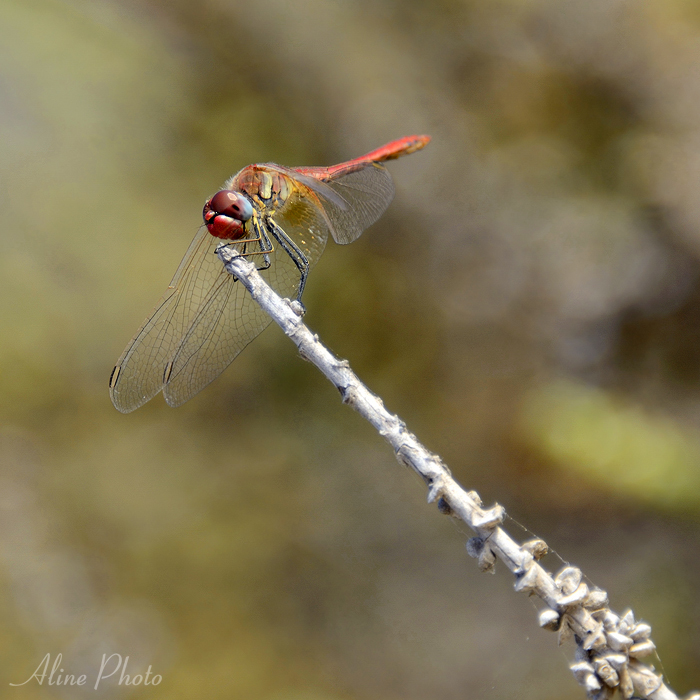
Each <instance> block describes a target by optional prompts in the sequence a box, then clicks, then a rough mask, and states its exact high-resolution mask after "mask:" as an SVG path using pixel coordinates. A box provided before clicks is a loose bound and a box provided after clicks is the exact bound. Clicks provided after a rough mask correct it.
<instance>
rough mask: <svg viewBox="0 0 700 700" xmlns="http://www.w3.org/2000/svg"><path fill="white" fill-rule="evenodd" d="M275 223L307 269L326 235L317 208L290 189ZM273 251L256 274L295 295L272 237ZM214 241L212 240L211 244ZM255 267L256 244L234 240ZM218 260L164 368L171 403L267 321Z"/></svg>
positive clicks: (197, 387) (288, 265) (221, 366)
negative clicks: (216, 272)
mask: <svg viewBox="0 0 700 700" xmlns="http://www.w3.org/2000/svg"><path fill="white" fill-rule="evenodd" d="M267 215H268V214H267V213H265V212H263V213H262V214H261V215H260V217H258V213H257V212H256V214H255V215H254V226H265V225H266V223H265V217H266V216H267ZM274 221H275V223H276V224H277V225H278V226H279V227H280V228H282V229H283V230H284V231H285V233H286V234H287V235H288V236H289V237H290V238H291V239H292V240H293V241H294V243H295V244H296V245H297V247H298V248H299V249H300V250H301V252H302V253H303V254H304V256H305V257H306V258H307V260H308V263H309V268H311V267H313V265H314V264H315V263H316V261H317V260H318V259H319V257H320V256H321V253H322V252H323V249H324V248H325V245H326V241H327V239H328V225H327V224H326V222H325V220H324V218H323V216H322V214H321V212H320V211H319V210H318V208H317V207H316V206H314V205H313V203H312V202H311V201H310V199H309V197H307V196H303V195H302V193H301V192H296V193H293V194H292V195H291V196H290V197H289V199H288V201H287V203H286V204H285V206H284V207H283V208H282V209H280V210H279V211H278V212H276V213H275V215H274ZM270 237H271V239H272V244H273V246H274V250H273V251H272V252H271V253H268V259H269V263H270V264H269V267H267V268H266V269H260V274H261V275H262V276H263V277H264V278H265V280H266V281H267V282H268V284H270V286H271V287H272V288H273V289H274V290H275V291H276V292H277V293H278V294H280V295H281V296H283V297H291V298H293V297H294V296H296V294H297V291H298V289H299V282H300V278H301V275H300V272H299V269H298V268H297V266H296V264H295V263H294V261H293V260H292V259H291V258H290V257H289V255H287V253H286V252H285V251H284V249H283V248H282V247H281V246H280V245H279V244H278V243H277V242H276V241H275V240H274V238H272V236H270ZM215 245H216V242H215ZM234 247H235V248H236V250H238V251H239V252H241V253H245V254H246V255H247V256H248V259H249V260H251V261H254V262H255V263H256V265H257V266H258V268H264V267H265V265H266V262H265V259H264V256H263V255H262V250H261V248H260V245H259V244H258V243H255V244H250V243H248V244H241V243H237V244H234ZM216 260H217V262H218V263H219V270H220V271H221V277H220V279H219V280H218V281H217V282H216V283H215V285H214V286H213V287H212V290H211V293H210V294H209V296H208V297H207V299H206V300H205V302H204V303H203V304H202V305H201V306H200V308H199V310H198V312H197V314H196V315H195V317H194V318H193V319H192V323H191V324H190V327H189V328H188V329H187V332H186V333H185V334H184V335H183V336H182V339H181V341H180V343H179V344H178V346H177V349H176V351H175V352H174V354H173V356H172V358H171V360H170V361H171V362H172V364H171V365H168V367H167V368H166V378H167V382H166V383H165V386H164V387H163V395H164V396H165V400H166V401H167V402H168V404H170V405H171V406H179V405H180V404H183V403H184V402H185V401H188V400H189V399H190V398H192V397H193V396H194V395H195V394H196V393H198V392H199V391H201V390H202V389H203V388H204V387H205V386H206V385H207V384H209V383H210V382H211V381H213V380H214V379H216V377H218V376H219V375H220V374H221V373H222V372H223V371H224V370H225V369H226V367H228V366H229V365H230V364H231V362H233V360H234V358H235V357H236V356H237V355H238V353H239V352H240V351H241V350H243V348H244V347H245V346H246V345H248V343H250V342H251V341H252V340H253V339H254V338H255V337H256V336H257V335H258V334H259V333H260V332H261V331H262V330H263V329H264V328H266V327H267V326H268V325H269V323H270V317H269V316H268V315H267V314H266V313H265V312H264V311H263V310H262V309H261V308H260V307H259V306H258V304H257V303H256V302H255V301H253V299H252V297H251V296H250V294H248V291H247V290H246V289H245V287H244V286H243V285H242V284H240V283H239V282H238V281H236V280H235V279H234V278H233V277H232V276H231V275H229V274H228V273H226V272H225V271H224V269H223V265H221V263H220V262H219V261H218V258H216Z"/></svg>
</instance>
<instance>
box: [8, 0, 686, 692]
mask: <svg viewBox="0 0 700 700" xmlns="http://www.w3.org/2000/svg"><path fill="white" fill-rule="evenodd" d="M699 66H700V9H699V8H698V4H697V3H696V2H693V0H640V1H639V2H635V3H623V2H614V1H613V0H589V1H587V2H576V1H575V0H536V1H533V2H522V1H519V0H497V1H495V2H490V3H485V2H479V1H478V0H437V1H435V0H431V1H428V0H405V1H404V2H398V1H396V0H378V1H377V0H375V1H373V2H369V1H368V0H364V1H363V0H358V1H356V2H350V1H348V2H342V1H340V0H299V1H298V2H294V3H290V2H283V1H282V0H258V1H257V2H244V1H243V0H203V1H201V2H197V3H192V2H186V1H185V0H171V1H165V0H64V1H60V0H2V1H1V2H0V152H1V153H2V155H1V156H0V224H1V225H0V236H1V240H2V252H1V255H0V280H1V282H0V284H2V294H1V297H2V302H1V303H0V338H2V341H1V342H0V412H1V427H0V589H1V592H2V595H1V596H0V685H2V686H3V687H4V690H3V691H2V694H3V697H8V698H12V699H17V700H26V699H29V698H31V699H35V698H36V699H42V700H43V699H44V698H53V697H67V698H78V697H84V696H89V697H114V698H121V697H127V696H132V697H136V698H149V699H150V698H153V699H154V700H155V699H157V698H168V699H169V700H174V699H175V698H183V699H185V698H187V699H189V698H193V697H207V698H210V699H211V700H215V699H217V698H246V699H251V698H260V699H262V700H287V699H289V700H335V699H338V700H352V699H357V700H362V699H365V698H377V697H382V698H385V699H387V698H388V699H391V698H396V699H398V698H401V699H403V700H406V699H410V698H426V697H438V696H439V697H441V698H455V699H457V698H464V697H468V698H484V699H491V698H501V697H515V696H517V697H519V698H524V699H526V698H540V699H541V698H550V697H551V698H564V697H566V698H579V697H582V695H583V691H582V690H581V689H580V688H578V687H577V686H576V684H575V682H574V680H573V678H572V677H571V674H570V672H569V671H568V670H567V659H568V658H569V657H570V656H571V649H568V648H563V649H562V650H557V648H556V639H555V637H554V635H552V634H548V633H546V632H543V631H541V630H539V629H538V627H537V625H536V610H535V609H534V608H533V605H532V604H531V603H530V601H528V600H527V599H526V598H525V597H524V596H522V595H516V594H514V593H513V591H512V579H511V577H510V575H509V574H508V573H507V572H506V571H505V570H503V568H501V570H499V571H498V572H497V575H496V576H495V577H490V576H484V575H482V574H479V572H478V571H477V567H476V565H475V562H474V561H473V560H470V559H469V558H468V557H467V555H466V553H465V551H464V540H465V538H466V537H468V536H469V533H467V532H465V528H462V527H459V526H457V527H455V526H454V525H453V524H452V523H451V521H450V520H449V519H447V518H445V517H444V516H441V515H439V514H438V512H437V510H436V509H435V508H434V507H433V506H430V507H429V506H427V505H426V504H425V489H424V487H423V485H422V483H421V482H420V480H419V479H418V478H417V477H415V476H413V475H412V474H410V473H409V472H407V471H406V470H405V469H403V468H402V467H400V466H398V465H397V463H396V462H395V460H394V457H393V455H392V454H391V450H390V449H389V448H388V447H387V446H386V445H385V444H384V443H383V441H382V440H381V438H379V437H378V436H377V435H376V434H374V433H373V431H372V429H371V428H370V427H369V426H368V425H366V424H364V423H363V422H362V421H361V419H359V417H358V416H357V415H355V414H354V413H353V412H352V411H351V410H349V409H348V408H347V407H344V406H342V405H341V404H340V402H339V401H338V396H337V392H336V391H335V390H334V389H333V388H332V387H331V386H330V385H329V384H328V383H327V382H326V381H325V379H324V378H323V377H322V376H321V375H320V374H319V373H318V372H317V371H316V370H315V369H314V368H313V367H312V366H310V365H308V364H306V363H304V362H303V361H302V360H300V359H299V357H298V355H297V354H296V351H295V348H294V347H293V346H292V345H291V343H289V341H288V340H286V339H285V338H284V336H283V335H282V333H281V332H280V331H279V330H278V329H277V328H272V329H270V330H268V331H266V332H265V333H264V334H263V335H262V336H261V337H260V338H258V340H257V341H256V342H255V343H254V344H253V345H251V346H250V347H249V348H248V349H247V350H246V351H245V352H244V353H243V354H242V355H241V356H240V357H239V358H238V359H237V360H236V362H235V363H234V365H232V367H231V368H230V369H229V370H227V371H226V373H225V374H224V375H223V376H222V377H221V378H219V379H218V380H217V381H216V382H215V383H214V384H212V385H211V386H210V387H209V388H207V389H206V390H205V391H203V392H202V393H201V394H199V395H198V396H197V397H196V398H195V399H193V400H192V401H190V402H189V403H188V404H186V405H185V406H183V407H182V408H179V409H176V410H173V409H170V408H168V407H167V406H166V405H165V404H164V402H163V401H162V399H161V398H160V397H157V398H156V399H155V400H153V401H151V402H150V403H149V404H147V405H146V406H145V407H143V408H142V409H140V410H138V411H136V412H135V413H133V414H129V415H127V416H124V415H121V414H119V413H117V412H116V411H115V410H114V408H113V407H112V405H111V403H110V402H109V398H108V392H107V379H108V377H109V373H110V371H111V369H112V366H113V364H114V362H115V360H116V359H117V357H118V356H119V354H120V353H121V351H122V349H123V347H124V345H125V344H126V342H127V341H128V340H129V338H130V337H131V336H132V335H133V333H134V332H135V330H136V329H137V328H138V326H139V325H140V323H141V322H142V320H143V318H144V317H145V316H146V314H147V313H148V312H149V310H150V309H151V308H152V306H153V304H154V303H155V301H156V300H157V299H158V297H159V296H160V294H161V293H162V292H163V290H164V288H165V287H166V285H167V284H168V282H169V280H170V277H171V276H172V274H173V272H174V270H175V268H176V266H177V264H178V262H179V261H180V258H181V257H182V255H183V253H184V251H185V249H186V248H187V245H188V244H189V241H190V239H191V238H192V236H193V235H194V233H195V232H196V230H197V227H198V226H199V225H200V222H201V219H200V212H201V207H202V204H203V202H204V200H205V199H206V197H208V196H209V195H211V194H212V193H213V192H214V191H216V189H217V188H218V187H219V186H220V185H221V183H222V182H223V181H224V180H225V179H226V178H227V177H228V176H230V175H231V174H232V173H233V172H235V171H237V170H238V169H239V168H241V167H242V166H244V165H246V164H248V163H251V162H266V161H273V162H279V163H283V164H286V165H327V164H333V163H336V162H339V161H342V160H345V159H348V158H352V157H355V156H358V155H360V154H362V153H364V152H366V151H368V150H370V149H372V148H375V147H377V146H379V145H381V144H382V143H384V142H386V141H389V140H392V139H394V138H398V137H400V136H403V135H407V134H412V133H428V134H431V135H432V137H433V141H432V142H431V144H430V145H429V147H428V148H426V149H425V150H424V151H422V152H420V153H418V154H415V155H412V156H410V157H407V158H405V159H402V160H400V161H397V162H395V163H392V164H390V165H389V167H390V169H391V172H392V174H393V175H394V179H395V182H396V185H397V196H396V199H395V200H394V202H393V204H392V205H391V206H390V208H389V210H388V211H387V213H386V214H385V215H384V217H383V218H382V219H381V220H380V221H379V222H378V223H377V224H376V225H374V226H373V227H372V228H371V229H370V230H369V231H368V232H366V233H365V234H364V235H363V236H362V238H360V239H359V241H357V242H356V243H355V244H353V245H351V246H347V247H341V246H336V245H334V244H333V243H329V246H328V248H327V250H326V252H325V254H324V256H323V258H322V259H321V262H320V263H319V264H318V266H317V267H316V268H315V269H314V271H313V273H312V274H311V276H310V278H309V283H308V287H307V291H306V293H305V298H304V301H305V304H306V306H307V310H308V313H307V317H306V319H307V322H308V324H309V325H310V326H311V327H312V329H313V330H314V331H315V332H317V333H319V335H320V336H321V338H322V339H323V340H324V341H325V342H326V343H327V344H328V345H329V346H330V347H331V348H332V350H333V351H334V352H336V353H337V354H338V355H339V356H341V357H344V358H347V359H348V360H349V361H350V363H351V365H352V367H353V369H355V371H356V372H357V373H358V374H359V375H360V377H361V378H362V379H363V380H364V381H365V382H366V383H367V384H368V385H369V387H370V388H371V389H372V390H373V391H375V392H376V393H378V394H379V395H380V396H382V397H383V399H384V400H385V402H386V404H387V406H388V407H389V409H390V410H393V411H396V412H397V413H398V414H399V415H400V416H401V417H402V418H403V419H404V420H405V421H406V422H407V423H408V426H409V428H410V429H411V430H413V431H414V432H415V433H416V434H417V435H418V437H419V438H420V439H422V440H423V441H424V442H425V443H426V445H427V446H428V447H429V448H430V449H433V450H434V451H436V452H438V453H439V454H440V455H441V456H442V457H443V459H444V460H445V461H446V462H447V463H448V464H449V466H450V468H451V469H452V470H453V472H454V473H455V475H456V476H457V478H458V479H459V480H460V482H461V483H463V484H464V485H465V486H467V487H469V488H475V489H477V490H478V491H479V493H480V494H481V495H482V497H483V498H484V500H485V501H486V502H487V503H491V502H493V501H495V500H497V501H498V502H500V503H502V504H503V505H504V506H505V507H506V509H507V511H508V512H509V514H510V515H511V516H512V517H513V518H514V519H515V520H513V521H510V522H509V529H510V530H511V531H512V532H513V534H514V535H516V536H518V537H521V538H523V539H524V538H527V537H529V536H530V533H529V532H526V531H524V530H521V529H520V526H519V525H518V523H522V524H523V526H525V527H527V528H528V529H529V530H530V531H531V532H534V533H536V534H537V535H540V536H542V537H543V538H544V539H545V540H546V541H547V542H548V543H549V544H550V545H551V546H553V547H554V548H555V549H556V550H557V552H558V553H559V555H560V556H561V557H562V558H564V559H566V560H567V561H571V562H573V563H575V564H577V565H580V566H581V567H582V568H583V569H584V571H585V573H586V574H587V575H588V576H589V577H590V579H591V580H592V581H593V582H594V583H596V584H598V585H599V586H601V587H603V588H605V589H606V590H607V591H608V592H609V594H610V597H611V603H612V606H613V608H615V609H617V610H622V609H624V608H626V607H627V606H631V607H632V608H633V609H634V611H635V613H636V614H637V615H638V616H639V617H643V618H644V619H646V620H647V621H649V622H650V623H651V624H652V626H653V629H654V633H653V638H654V640H655V641H656V643H657V646H658V651H659V655H660V661H659V660H658V659H654V660H652V661H653V663H654V664H655V665H656V666H657V667H660V666H661V664H662V666H663V670H664V671H665V673H666V674H667V677H668V679H669V682H670V684H671V686H672V687H673V688H674V689H675V690H676V691H677V692H679V693H685V692H688V691H690V690H691V689H692V688H698V686H700V674H698V670H697V669H698V668H699V667H700V643H699V640H700V603H699V602H698V598H699V595H700V560H699V558H698V556H697V554H698V542H699V539H700V196H699V195H698V192H699V187H700V68H699ZM516 521H517V522H516ZM545 563H546V565H547V566H548V567H549V568H551V569H553V570H556V569H557V568H559V566H560V565H561V563H560V562H559V561H558V559H557V558H556V556H554V555H552V556H550V557H549V558H548V559H547V560H545ZM47 653H50V654H51V655H52V661H53V659H55V657H56V655H57V654H59V653H61V654H63V662H62V666H61V667H62V668H63V669H64V670H65V671H66V672H67V673H73V674H75V675H76V676H77V675H79V674H82V673H85V674H86V675H87V676H88V682H87V685H86V686H85V687H84V688H82V689H78V688H75V687H73V688H68V689H62V688H60V687H58V688H57V687H55V686H54V687H48V686H47V683H46V682H45V683H44V684H43V685H39V684H38V683H37V682H35V681H32V682H30V683H27V684H25V685H23V686H22V687H9V685H8V684H9V683H21V682H23V681H24V680H26V679H27V678H29V677H30V676H31V674H32V673H33V672H34V670H35V669H36V668H37V666H38V665H39V663H40V661H41V660H42V658H43V657H44V655H45V654H47ZM103 653H106V654H111V653H118V654H121V655H122V657H125V656H129V671H128V672H129V673H131V674H134V673H139V672H143V671H145V670H146V669H147V667H148V666H149V665H151V666H152V669H153V673H158V674H160V675H162V679H163V680H162V682H161V683H160V685H158V686H155V687H151V686H149V687H147V688H145V687H139V688H135V689H129V688H126V687H125V686H123V685H122V686H121V687H120V686H119V685H118V683H117V680H116V677H113V678H111V679H109V680H107V681H104V682H103V684H102V685H101V686H100V688H98V690H94V689H93V687H92V686H93V685H94V680H95V676H96V674H97V671H98V669H99V664H100V660H101V658H102V654H103Z"/></svg>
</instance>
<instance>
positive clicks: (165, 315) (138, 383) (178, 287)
mask: <svg viewBox="0 0 700 700" xmlns="http://www.w3.org/2000/svg"><path fill="white" fill-rule="evenodd" d="M216 245H217V241H216V239H214V238H212V236H210V235H209V232H208V231H207V230H206V229H204V228H202V229H200V231H199V232H198V233H197V235H196V236H195V237H194V240H193V241H192V243H191V244H190V247H189V248H188V249H187V252H186V253H185V256H184V258H183V259H182V262H181V263H180V266H179V267H178V269H177V271H176V272H175V276H174V277H173V279H172V281H171V282H170V286H169V287H168V289H167V291H166V292H165V294H164V295H163V296H162V298H161V299H160V301H159V302H158V304H157V306H156V308H155V310H154V311H153V313H152V314H151V316H149V318H147V319H146V321H145V322H144V323H143V325H142V326H141V328H140V329H139V330H138V332H137V333H136V335H135V336H134V338H133V339H132V341H131V342H130V343H129V344H128V345H127V347H126V349H125V350H124V352H123V353H122V356H121V357H120V358H119V360H118V361H117V365H116V367H115V368H114V370H113V372H112V377H111V380H110V396H111V398H112V403H113V404H114V406H115V407H116V408H117V409H118V410H119V411H121V412H122V413H129V412H130V411H133V410H135V409H137V408H138V407H139V406H141V405H143V404H144V403H146V401H148V400H149V399H151V398H153V397H154V396H155V395H156V394H157V393H158V392H159V391H160V390H161V389H162V388H163V383H164V382H163V377H164V372H165V370H166V367H167V366H168V363H169V362H170V360H171V359H172V357H173V355H174V353H175V352H176V349H177V347H178V346H179V345H180V344H181V342H182V339H183V337H184V336H185V334H186V333H187V330H188V328H189V327H190V326H191V325H192V321H193V319H194V318H195V317H196V316H197V314H198V312H199V309H200V307H201V306H202V304H203V302H204V301H205V299H207V297H208V296H209V295H210V294H211V293H212V290H213V289H214V287H215V285H216V284H217V281H218V280H219V278H220V276H221V273H222V266H221V262H220V261H219V259H218V257H217V256H216V255H215V254H214V250H215V248H216Z"/></svg>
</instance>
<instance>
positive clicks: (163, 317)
mask: <svg viewBox="0 0 700 700" xmlns="http://www.w3.org/2000/svg"><path fill="white" fill-rule="evenodd" d="M429 141H430V137H429V136H406V137H404V138H401V139H398V140H396V141H391V142H390V143H387V144H385V145H384V146H381V147H380V148H377V149H375V150H374V151H371V152H369V153H367V154H366V155H364V156H361V157H359V158H355V159H353V160H349V161H346V162H344V163H340V164H338V165H332V166H329V167H322V166H321V167H307V166H303V167H294V168H292V167H286V166H283V165H277V164H276V163H254V164H252V165H248V166H246V167H245V168H243V169H242V170H240V171H239V172H238V173H237V174H236V175H234V176H233V177H231V178H230V179H229V180H227V181H226V183H225V184H224V186H223V188H222V189H221V190H219V191H218V192H217V193H216V194H215V195H214V196H212V197H210V198H209V199H208V200H207V202H206V203H205V205H204V209H203V211H202V216H203V219H204V223H203V225H202V226H201V227H200V229H199V231H198V232H197V234H196V235H195V237H194V240H193V241H192V243H191V244H190V247H189V248H188V249H187V252H186V253H185V256H184V258H183V259H182V262H181V263H180V265H179V267H178V268H177V270H176V272H175V276H174V277H173V279H172V281H171V282H170V285H169V286H168V289H167V290H166V292H165V294H164V295H163V296H162V297H161V299H160V301H159V302H158V304H157V306H156V308H155V309H154V310H153V312H152V313H151V315H150V316H149V317H148V318H147V319H146V320H145V321H144V323H143V325H142V326H141V328H139V330H138V332H137V333H136V335H135V336H134V338H133V339H132V340H131V342H130V343H129V344H128V345H127V346H126V349H125V350H124V352H123V353H122V356H121V357H120V358H119V360H118V361H117V364H116V366H115V367H114V369H113V370H112V374H111V377H110V380H109V392H110V396H111V399H112V403H113V404H114V406H115V407H116V408H117V409H118V410H119V411H121V412H122V413H129V412H131V411H134V410H135V409H137V408H139V407H140V406H142V405H143V404H144V403H146V402H147V401H149V400H150V399H152V398H153V397H154V396H155V395H156V394H158V393H159V392H160V391H162V392H163V396H164V398H165V401H166V402H167V403H168V404H169V405H170V406H173V407H175V406H180V405H181V404H183V403H185V402H186V401H188V400H189V399H191V398H192V397H193V396H194V395H195V394H197V393H198V392H200V391H201V390H202V389H203V388H204V387H205V386H207V385H208V384H209V383H210V382H212V381H213V380H214V379H216V378H217V377H218V376H219V375H220V374H221V373H222V372H223V371H224V370H225V369H226V368H227V367H228V366H229V365H230V364H231V362H233V360H234V359H235V357H236V356H237V355H238V354H239V353H240V352H241V350H243V348H245V347H246V345H248V344H249V343H250V342H251V341H252V340H253V339H255V338H256V337H257V336H258V335H259V334H260V333H261V332H262V331H263V330H264V329H265V328H266V327H267V326H268V325H269V323H270V320H271V319H270V317H269V316H268V315H267V314H266V313H265V312H264V311H263V310H262V309H261V308H260V307H259V306H258V305H257V303H256V302H255V301H254V300H253V299H252V297H251V296H250V294H248V292H247V291H246V289H245V287H243V285H242V284H240V283H238V281H237V280H236V278H235V277H234V276H232V275H230V274H229V273H228V272H226V270H225V268H224V266H223V264H222V263H221V261H220V260H219V258H218V256H217V255H216V254H215V253H216V249H217V247H218V246H219V245H221V244H227V245H231V246H232V247H233V248H234V249H235V250H236V251H237V252H238V253H239V254H240V255H242V256H244V257H246V258H248V259H249V260H252V261H255V263H256V267H257V269H258V270H259V271H260V274H261V275H262V276H263V277H264V278H265V280H266V281H267V283H268V284H270V286H271V287H272V288H273V289H274V290H275V291H276V292H277V293H278V294H280V295H281V296H283V297H288V298H293V297H294V298H296V299H297V300H298V301H299V302H301V295H302V293H303V292H304V287H305V285H306V279H307V276H308V274H309V271H310V270H311V268H312V267H313V266H314V265H315V263H316V262H317V261H318V259H319V257H320V256H321V254H322V253H323V250H324V248H325V246H326V242H327V240H328V236H329V234H330V235H331V236H332V238H333V240H334V241H335V242H336V243H340V244H343V245H344V244H347V243H352V242H353V241H355V240H356V239H357V238H358V237H359V236H360V234H361V233H362V232H363V231H364V230H365V229H366V228H367V227H368V226H370V225H371V224H373V223H374V222H375V221H376V220H377V219H378V218H379V217H380V216H381V215H382V214H383V213H384V211H385V210H386V208H387V207H388V206H389V203H390V202H391V200H392V199H393V196H394V184H393V182H392V179H391V175H390V174H389V172H388V170H387V169H386V168H385V167H384V165H382V163H384V162H386V161H389V160H393V159H396V158H400V157H401V156H405V155H408V154H409V153H414V152H415V151H418V150H420V149H421V148H423V147H424V146H425V145H426V144H427V143H428V142H429Z"/></svg>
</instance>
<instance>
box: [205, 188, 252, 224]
mask: <svg viewBox="0 0 700 700" xmlns="http://www.w3.org/2000/svg"><path fill="white" fill-rule="evenodd" d="M208 207H209V209H210V210H211V211H214V212H216V213H217V214H221V215H223V216H228V217H230V218H232V219H237V220H238V221H248V219H250V217H251V216H253V207H252V205H251V203H250V202H249V201H248V199H247V198H246V197H244V196H243V195H242V194H239V193H238V192H233V191H232V190H221V191H220V192H217V193H216V194H215V195H214V196H213V197H212V198H211V199H210V200H209V202H208Z"/></svg>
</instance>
